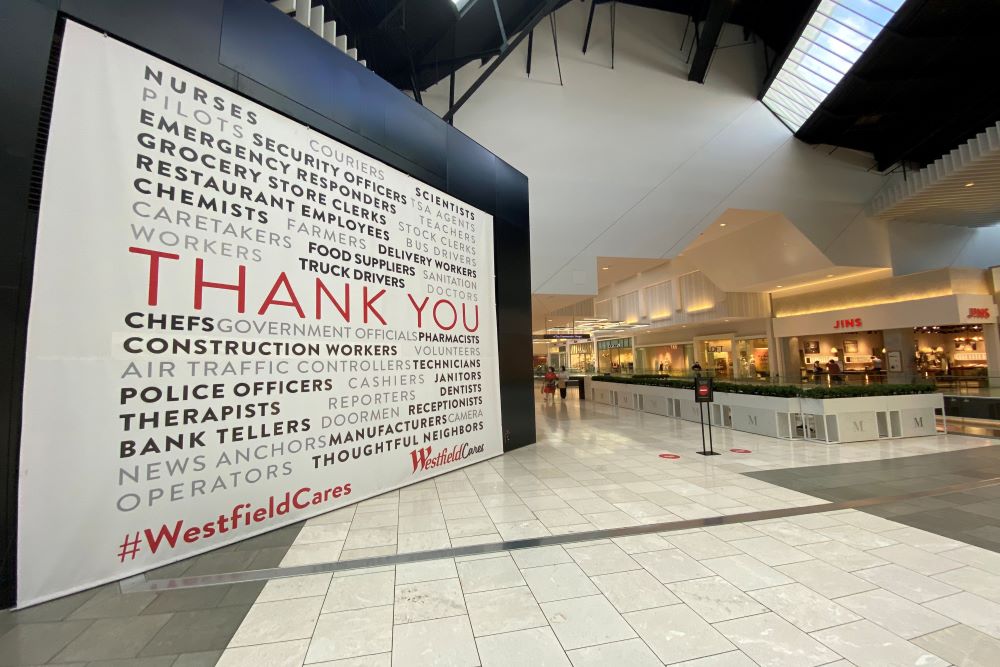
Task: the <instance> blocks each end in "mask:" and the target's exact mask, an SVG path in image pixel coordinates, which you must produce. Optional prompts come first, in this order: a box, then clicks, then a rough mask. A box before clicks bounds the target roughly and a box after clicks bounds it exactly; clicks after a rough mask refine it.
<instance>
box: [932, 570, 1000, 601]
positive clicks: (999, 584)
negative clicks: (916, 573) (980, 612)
mask: <svg viewBox="0 0 1000 667" xmlns="http://www.w3.org/2000/svg"><path fill="white" fill-rule="evenodd" d="M934 578H935V579H937V580H938V581H942V582H944V583H946V584H948V585H949V586H955V587H957V588H961V589H962V590H963V591H968V592H969V593H975V594H976V595H978V596H979V597H982V598H986V599H987V600H992V601H993V602H997V603H1000V575H997V574H993V573H991V572H987V571H985V570H980V569H979V568H978V567H972V566H971V565H967V566H965V567H962V568H959V569H957V570H951V571H949V572H942V573H941V574H937V575H934Z"/></svg>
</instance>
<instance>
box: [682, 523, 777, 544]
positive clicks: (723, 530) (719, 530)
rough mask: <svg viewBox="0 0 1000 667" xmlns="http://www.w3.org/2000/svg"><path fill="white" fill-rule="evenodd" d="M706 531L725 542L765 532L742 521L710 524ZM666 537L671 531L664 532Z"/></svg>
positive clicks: (750, 537) (748, 537) (749, 537)
mask: <svg viewBox="0 0 1000 667" xmlns="http://www.w3.org/2000/svg"><path fill="white" fill-rule="evenodd" d="M705 532H706V533H708V534H709V535H714V536H715V537H718V538H719V539H720V540H722V541H724V542H731V541H732V540H748V539H752V538H754V537H763V536H764V534H763V533H761V532H760V531H758V530H755V529H754V528H751V527H750V526H748V525H746V524H742V523H733V524H728V525H724V526H708V527H706V528H705ZM664 535H665V536H666V537H669V536H670V533H664Z"/></svg>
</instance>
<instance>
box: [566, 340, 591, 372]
mask: <svg viewBox="0 0 1000 667" xmlns="http://www.w3.org/2000/svg"><path fill="white" fill-rule="evenodd" d="M567 368H569V369H570V370H571V371H572V372H574V373H593V372H594V344H593V342H590V341H587V342H584V343H570V345H569V364H568V365H567Z"/></svg>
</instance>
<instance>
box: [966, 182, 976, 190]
mask: <svg viewBox="0 0 1000 667" xmlns="http://www.w3.org/2000/svg"><path fill="white" fill-rule="evenodd" d="M975 184H976V183H975V181H969V182H968V183H966V184H965V187H967V188H971V187H972V186H973V185H975Z"/></svg>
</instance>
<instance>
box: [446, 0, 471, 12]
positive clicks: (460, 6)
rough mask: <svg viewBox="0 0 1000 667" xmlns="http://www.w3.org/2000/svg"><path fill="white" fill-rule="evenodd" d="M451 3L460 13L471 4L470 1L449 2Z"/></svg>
mask: <svg viewBox="0 0 1000 667" xmlns="http://www.w3.org/2000/svg"><path fill="white" fill-rule="evenodd" d="M451 1H452V3H454V5H455V9H457V10H458V11H462V10H463V9H465V6H466V5H468V4H469V3H470V2H472V0H451Z"/></svg>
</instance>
